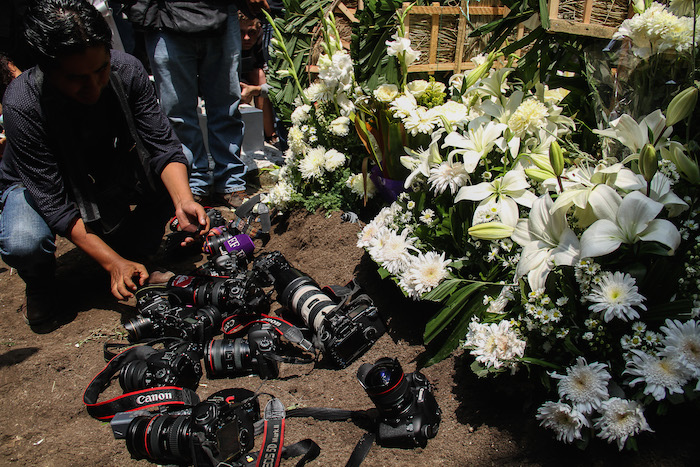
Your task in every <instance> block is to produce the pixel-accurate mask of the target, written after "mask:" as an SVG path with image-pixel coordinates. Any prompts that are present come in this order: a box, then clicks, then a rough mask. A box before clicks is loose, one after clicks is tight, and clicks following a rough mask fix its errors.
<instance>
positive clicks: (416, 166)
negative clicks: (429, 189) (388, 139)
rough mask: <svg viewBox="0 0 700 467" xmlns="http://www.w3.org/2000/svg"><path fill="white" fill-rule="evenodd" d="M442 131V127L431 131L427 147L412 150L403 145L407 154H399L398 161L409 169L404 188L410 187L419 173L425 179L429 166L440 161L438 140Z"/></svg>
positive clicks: (443, 131) (428, 172)
mask: <svg viewBox="0 0 700 467" xmlns="http://www.w3.org/2000/svg"><path fill="white" fill-rule="evenodd" d="M443 133H445V130H443V129H440V130H437V131H435V132H433V136H432V139H431V141H430V145H429V146H428V149H425V150H420V151H414V150H413V149H411V148H408V147H404V150H405V151H406V153H407V155H405V156H401V157H400V158H399V161H400V162H401V165H403V166H404V167H406V168H407V169H408V170H410V171H411V173H410V174H409V175H408V177H406V181H405V182H404V188H408V187H410V186H411V184H412V183H413V180H414V179H415V178H416V177H418V176H419V175H422V176H423V178H425V179H427V178H428V177H429V176H430V168H431V167H433V166H436V165H439V164H441V163H442V156H441V155H440V147H439V145H438V142H439V141H440V138H441V137H442V135H443Z"/></svg>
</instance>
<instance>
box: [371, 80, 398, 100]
mask: <svg viewBox="0 0 700 467" xmlns="http://www.w3.org/2000/svg"><path fill="white" fill-rule="evenodd" d="M372 94H373V95H374V98H375V99H377V100H378V101H379V102H384V103H389V102H391V101H393V100H394V99H395V98H396V97H397V96H398V95H399V88H398V87H397V86H396V85H395V84H381V85H379V86H377V89H375V90H374V91H372Z"/></svg>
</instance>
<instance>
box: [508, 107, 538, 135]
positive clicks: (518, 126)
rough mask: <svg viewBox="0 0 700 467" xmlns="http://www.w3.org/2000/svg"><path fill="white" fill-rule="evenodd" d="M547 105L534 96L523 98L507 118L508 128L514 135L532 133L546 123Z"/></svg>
mask: <svg viewBox="0 0 700 467" xmlns="http://www.w3.org/2000/svg"><path fill="white" fill-rule="evenodd" d="M547 115H548V110H547V106H546V105H544V104H543V103H542V102H540V101H538V100H537V99H535V98H530V99H527V100H525V101H524V102H523V103H522V104H520V105H519V106H518V108H517V109H516V110H515V112H513V115H511V116H510V118H509V119H508V128H510V130H511V131H512V132H513V134H514V135H516V136H523V135H524V134H525V133H528V132H530V133H534V132H536V131H537V130H539V129H540V128H543V127H544V126H545V124H546V119H547Z"/></svg>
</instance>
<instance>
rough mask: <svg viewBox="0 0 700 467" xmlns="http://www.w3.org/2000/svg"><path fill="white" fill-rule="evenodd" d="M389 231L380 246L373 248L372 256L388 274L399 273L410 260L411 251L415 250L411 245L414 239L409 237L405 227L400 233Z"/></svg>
mask: <svg viewBox="0 0 700 467" xmlns="http://www.w3.org/2000/svg"><path fill="white" fill-rule="evenodd" d="M389 232H390V233H389V234H388V235H387V236H386V237H385V238H384V241H383V244H382V247H381V248H378V249H375V250H374V253H375V254H374V257H375V259H376V260H378V261H379V262H380V263H381V265H382V266H383V267H384V269H386V270H387V271H389V273H390V274H395V275H399V274H401V273H403V272H404V271H405V270H406V267H407V266H408V265H409V263H410V261H411V257H412V256H411V251H415V250H416V249H415V247H414V246H413V243H414V242H415V241H416V239H415V238H414V237H409V236H408V230H406V229H404V230H403V231H402V232H401V233H396V232H392V231H389ZM373 248H374V247H373Z"/></svg>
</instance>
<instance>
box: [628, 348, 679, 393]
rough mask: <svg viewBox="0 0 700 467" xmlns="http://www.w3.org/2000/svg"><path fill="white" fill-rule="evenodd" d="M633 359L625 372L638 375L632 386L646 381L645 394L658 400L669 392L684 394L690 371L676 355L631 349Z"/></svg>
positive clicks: (631, 382)
mask: <svg viewBox="0 0 700 467" xmlns="http://www.w3.org/2000/svg"><path fill="white" fill-rule="evenodd" d="M630 354H631V357H632V358H631V359H630V360H628V361H627V365H626V366H627V368H626V369H625V371H624V372H623V373H627V374H629V375H632V376H636V378H634V379H633V380H632V381H630V383H629V384H630V386H634V385H636V384H637V383H645V384H646V387H645V388H644V394H651V395H652V396H654V399H656V400H657V401H660V400H663V399H664V398H665V397H666V391H668V393H669V394H682V393H683V385H685V383H687V382H688V379H689V378H690V375H691V373H690V371H688V369H687V368H686V367H685V366H684V365H682V364H681V362H680V361H679V360H678V358H676V357H659V356H654V355H649V354H647V353H645V352H642V351H641V350H637V349H632V350H630Z"/></svg>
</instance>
